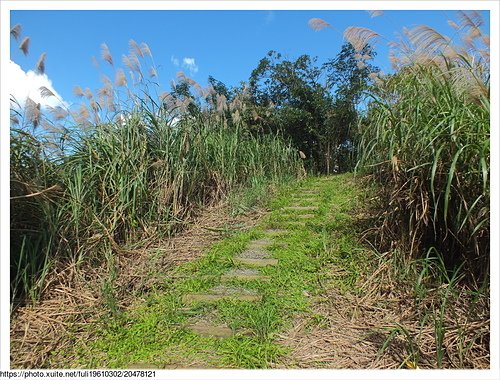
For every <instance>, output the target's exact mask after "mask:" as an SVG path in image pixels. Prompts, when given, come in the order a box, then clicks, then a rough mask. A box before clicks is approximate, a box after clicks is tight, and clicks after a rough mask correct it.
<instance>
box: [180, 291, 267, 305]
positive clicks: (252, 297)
mask: <svg viewBox="0 0 500 380" xmlns="http://www.w3.org/2000/svg"><path fill="white" fill-rule="evenodd" d="M223 299H234V300H237V301H249V302H253V301H260V300H261V299H262V296H261V295H260V294H236V293H235V294H213V293H193V294H186V295H185V296H183V297H182V300H183V301H184V303H188V304H189V303H192V302H196V301H204V302H216V301H219V300H223Z"/></svg>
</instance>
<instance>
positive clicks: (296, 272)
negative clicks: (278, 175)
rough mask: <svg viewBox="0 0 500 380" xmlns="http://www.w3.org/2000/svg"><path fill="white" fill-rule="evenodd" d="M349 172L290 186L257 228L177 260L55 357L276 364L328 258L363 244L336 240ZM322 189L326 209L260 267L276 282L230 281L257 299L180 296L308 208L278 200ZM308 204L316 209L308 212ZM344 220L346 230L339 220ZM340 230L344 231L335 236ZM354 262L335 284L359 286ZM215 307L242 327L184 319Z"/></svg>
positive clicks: (209, 282) (163, 364)
mask: <svg viewBox="0 0 500 380" xmlns="http://www.w3.org/2000/svg"><path fill="white" fill-rule="evenodd" d="M351 176H352V175H343V176H336V177H332V178H331V179H330V180H329V181H321V180H319V179H316V178H315V179H307V180H305V181H303V182H302V183H296V184H294V185H289V186H285V187H283V188H282V189H281V191H280V193H279V195H278V196H276V197H275V198H273V199H272V200H270V201H269V207H270V209H271V210H272V211H271V212H270V214H269V215H268V216H267V217H266V218H265V220H264V221H262V222H261V224H260V225H258V226H257V227H256V228H254V229H252V230H249V231H245V232H239V233H235V234H233V235H232V236H230V237H228V238H226V239H224V240H222V241H221V242H219V243H217V244H215V245H213V246H212V247H211V248H210V249H209V250H208V251H207V252H206V254H205V255H204V256H203V257H202V258H200V259H198V260H196V261H193V262H190V263H187V264H184V265H182V266H180V267H178V268H177V269H176V271H175V273H174V275H173V276H172V279H171V280H170V281H168V278H167V281H166V283H165V286H164V287H162V289H158V290H157V291H154V292H151V293H149V294H147V295H144V297H145V300H144V301H139V300H138V302H137V303H136V304H135V305H134V306H133V307H131V308H130V309H129V310H128V311H126V312H124V313H122V314H121V315H119V316H115V317H114V318H111V319H106V320H103V321H101V322H100V323H97V324H95V325H89V326H87V328H88V329H89V331H90V332H91V333H92V335H93V336H94V340H91V341H88V342H76V344H75V348H74V349H73V350H72V351H71V352H69V351H68V352H64V353H63V352H59V353H57V355H55V357H54V363H56V362H57V360H61V358H66V359H63V361H62V362H57V363H58V365H60V366H69V367H85V368H100V367H109V368H119V367H128V366H131V365H134V364H137V363H149V364H152V365H155V366H158V367H160V368H167V367H171V366H176V365H178V366H181V367H182V366H189V365H193V366H202V367H215V368H221V367H223V368H268V367H269V366H271V365H272V364H273V363H278V362H279V360H280V357H282V356H284V355H286V354H287V349H286V348H285V347H283V346H281V345H278V344H277V343H276V335H277V334H278V333H280V332H283V331H285V330H286V329H287V327H289V326H290V324H291V322H292V320H293V318H294V317H295V316H297V315H298V314H299V313H312V312H311V310H310V305H311V302H312V298H311V297H315V296H318V295H321V293H322V287H321V285H320V283H321V279H322V278H323V277H324V276H325V275H326V274H327V273H328V269H327V268H326V267H325V264H327V263H335V265H345V264H346V263H347V262H348V261H350V262H359V261H360V260H358V259H356V258H354V256H356V254H357V251H356V249H358V248H357V247H359V246H358V244H359V243H357V242H356V241H354V240H353V241H352V242H350V241H349V239H354V235H347V236H345V237H344V240H343V241H342V243H341V244H340V245H335V244H334V243H333V240H332V238H333V236H334V235H336V236H335V237H339V236H341V235H342V233H343V232H342V231H345V230H346V228H348V227H345V226H344V224H345V222H346V221H348V220H350V217H349V212H350V211H351V209H352V208H353V207H354V205H355V202H356V198H357V197H358V196H359V194H360V193H359V189H357V188H356V187H355V185H354V182H353V181H352V178H351ZM306 188H318V189H320V194H319V196H318V199H319V205H320V207H319V209H318V211H317V212H316V214H315V215H316V216H315V217H314V218H312V219H311V220H310V221H308V222H307V227H306V228H296V227H292V228H289V229H288V233H286V234H282V235H276V236H275V237H273V238H272V239H273V241H274V243H273V244H272V245H271V246H270V248H269V250H270V251H271V252H272V253H273V257H275V258H277V259H279V265H278V266H270V267H265V268H261V269H260V271H261V273H262V274H264V275H267V276H271V279H270V281H257V280H255V281H241V280H231V281H229V282H228V283H226V285H227V286H241V287H245V288H247V289H253V290H256V291H258V293H259V294H261V295H262V296H263V298H262V300H261V301H260V302H259V303H253V302H244V301H236V300H227V299H225V300H221V301H218V302H215V303H204V302H196V303H194V304H193V305H191V307H190V308H188V309H186V305H183V303H182V296H183V295H185V294H188V293H192V292H203V291H206V290H208V289H210V288H211V287H213V286H215V285H217V284H219V279H218V277H217V276H218V275H220V274H222V273H224V272H226V271H227V270H228V269H230V268H232V267H233V266H234V264H233V262H232V257H234V255H236V254H238V253H239V252H241V251H243V250H244V249H245V247H246V246H247V245H248V243H249V242H250V241H251V240H253V239H259V238H262V237H264V236H265V234H264V230H265V229H266V228H267V227H280V228H283V227H284V226H287V225H288V222H289V221H290V220H293V219H294V218H295V217H296V216H297V215H298V214H300V213H304V212H302V211H296V210H293V211H288V212H285V213H284V212H283V210H280V207H283V206H288V205H290V204H291V203H293V201H292V198H293V195H294V194H300V192H301V190H302V189H306ZM308 213H309V212H308ZM340 225H342V226H343V227H342V229H338V226H340ZM337 234H339V235H337ZM356 265H357V264H352V265H351V266H352V267H346V273H348V275H347V276H346V278H343V279H339V280H338V283H337V284H338V285H339V286H340V284H343V286H344V287H351V288H352V287H353V284H354V281H353V280H352V278H353V277H355V275H356V273H357V270H358V269H357V267H356ZM200 314H210V315H211V316H212V317H211V318H212V319H211V320H212V322H214V323H218V324H226V325H228V326H229V327H231V328H232V329H235V330H236V331H239V333H238V334H236V335H235V336H233V337H230V338H225V339H220V338H210V337H202V336H199V335H197V334H195V333H193V332H191V331H190V330H188V329H185V328H183V325H184V324H186V323H187V322H188V320H189V318H191V317H193V316H195V315H200Z"/></svg>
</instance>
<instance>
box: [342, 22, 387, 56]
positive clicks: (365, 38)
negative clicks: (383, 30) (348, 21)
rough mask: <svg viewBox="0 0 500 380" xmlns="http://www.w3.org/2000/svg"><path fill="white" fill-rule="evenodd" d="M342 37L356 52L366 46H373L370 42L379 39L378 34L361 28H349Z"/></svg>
mask: <svg viewBox="0 0 500 380" xmlns="http://www.w3.org/2000/svg"><path fill="white" fill-rule="evenodd" d="M344 37H345V39H346V40H347V41H348V42H349V43H350V44H351V45H352V46H353V47H354V49H355V50H356V51H358V52H360V51H362V50H363V49H364V47H365V46H366V45H368V44H371V45H373V43H371V40H373V39H374V38H377V37H380V34H378V33H377V32H374V31H373V30H371V29H368V28H364V27H361V26H350V27H348V28H347V29H346V30H345V31H344Z"/></svg>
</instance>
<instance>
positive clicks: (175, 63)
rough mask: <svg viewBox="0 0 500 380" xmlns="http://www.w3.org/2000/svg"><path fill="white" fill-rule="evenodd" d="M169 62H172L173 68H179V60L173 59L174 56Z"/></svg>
mask: <svg viewBox="0 0 500 380" xmlns="http://www.w3.org/2000/svg"><path fill="white" fill-rule="evenodd" d="M170 62H172V63H173V64H174V66H179V58H175V57H174V56H171V57H170Z"/></svg>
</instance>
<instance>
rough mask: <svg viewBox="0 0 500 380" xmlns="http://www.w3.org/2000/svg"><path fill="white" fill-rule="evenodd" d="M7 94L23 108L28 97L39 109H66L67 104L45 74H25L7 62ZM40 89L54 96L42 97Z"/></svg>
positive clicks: (31, 71)
mask: <svg viewBox="0 0 500 380" xmlns="http://www.w3.org/2000/svg"><path fill="white" fill-rule="evenodd" d="M8 73H9V84H8V85H9V93H10V95H11V96H12V97H14V98H15V99H16V100H17V102H18V103H19V104H20V105H21V106H23V105H24V103H25V102H26V99H27V98H28V97H30V98H31V99H32V100H33V101H34V102H35V103H40V107H41V108H46V107H47V106H51V107H57V106H62V107H65V108H67V107H68V103H66V102H65V101H64V100H62V98H61V96H60V95H59V94H58V93H57V91H56V90H55V89H54V87H53V86H52V81H51V80H50V79H49V77H48V76H47V74H37V73H35V72H34V71H33V70H29V71H28V72H25V71H24V70H23V69H22V68H21V66H19V65H18V64H17V63H15V62H13V61H9V69H8ZM40 87H46V88H47V89H49V90H50V91H51V92H52V93H53V94H54V95H55V96H49V97H45V98H44V97H43V96H42V95H41V93H40Z"/></svg>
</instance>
